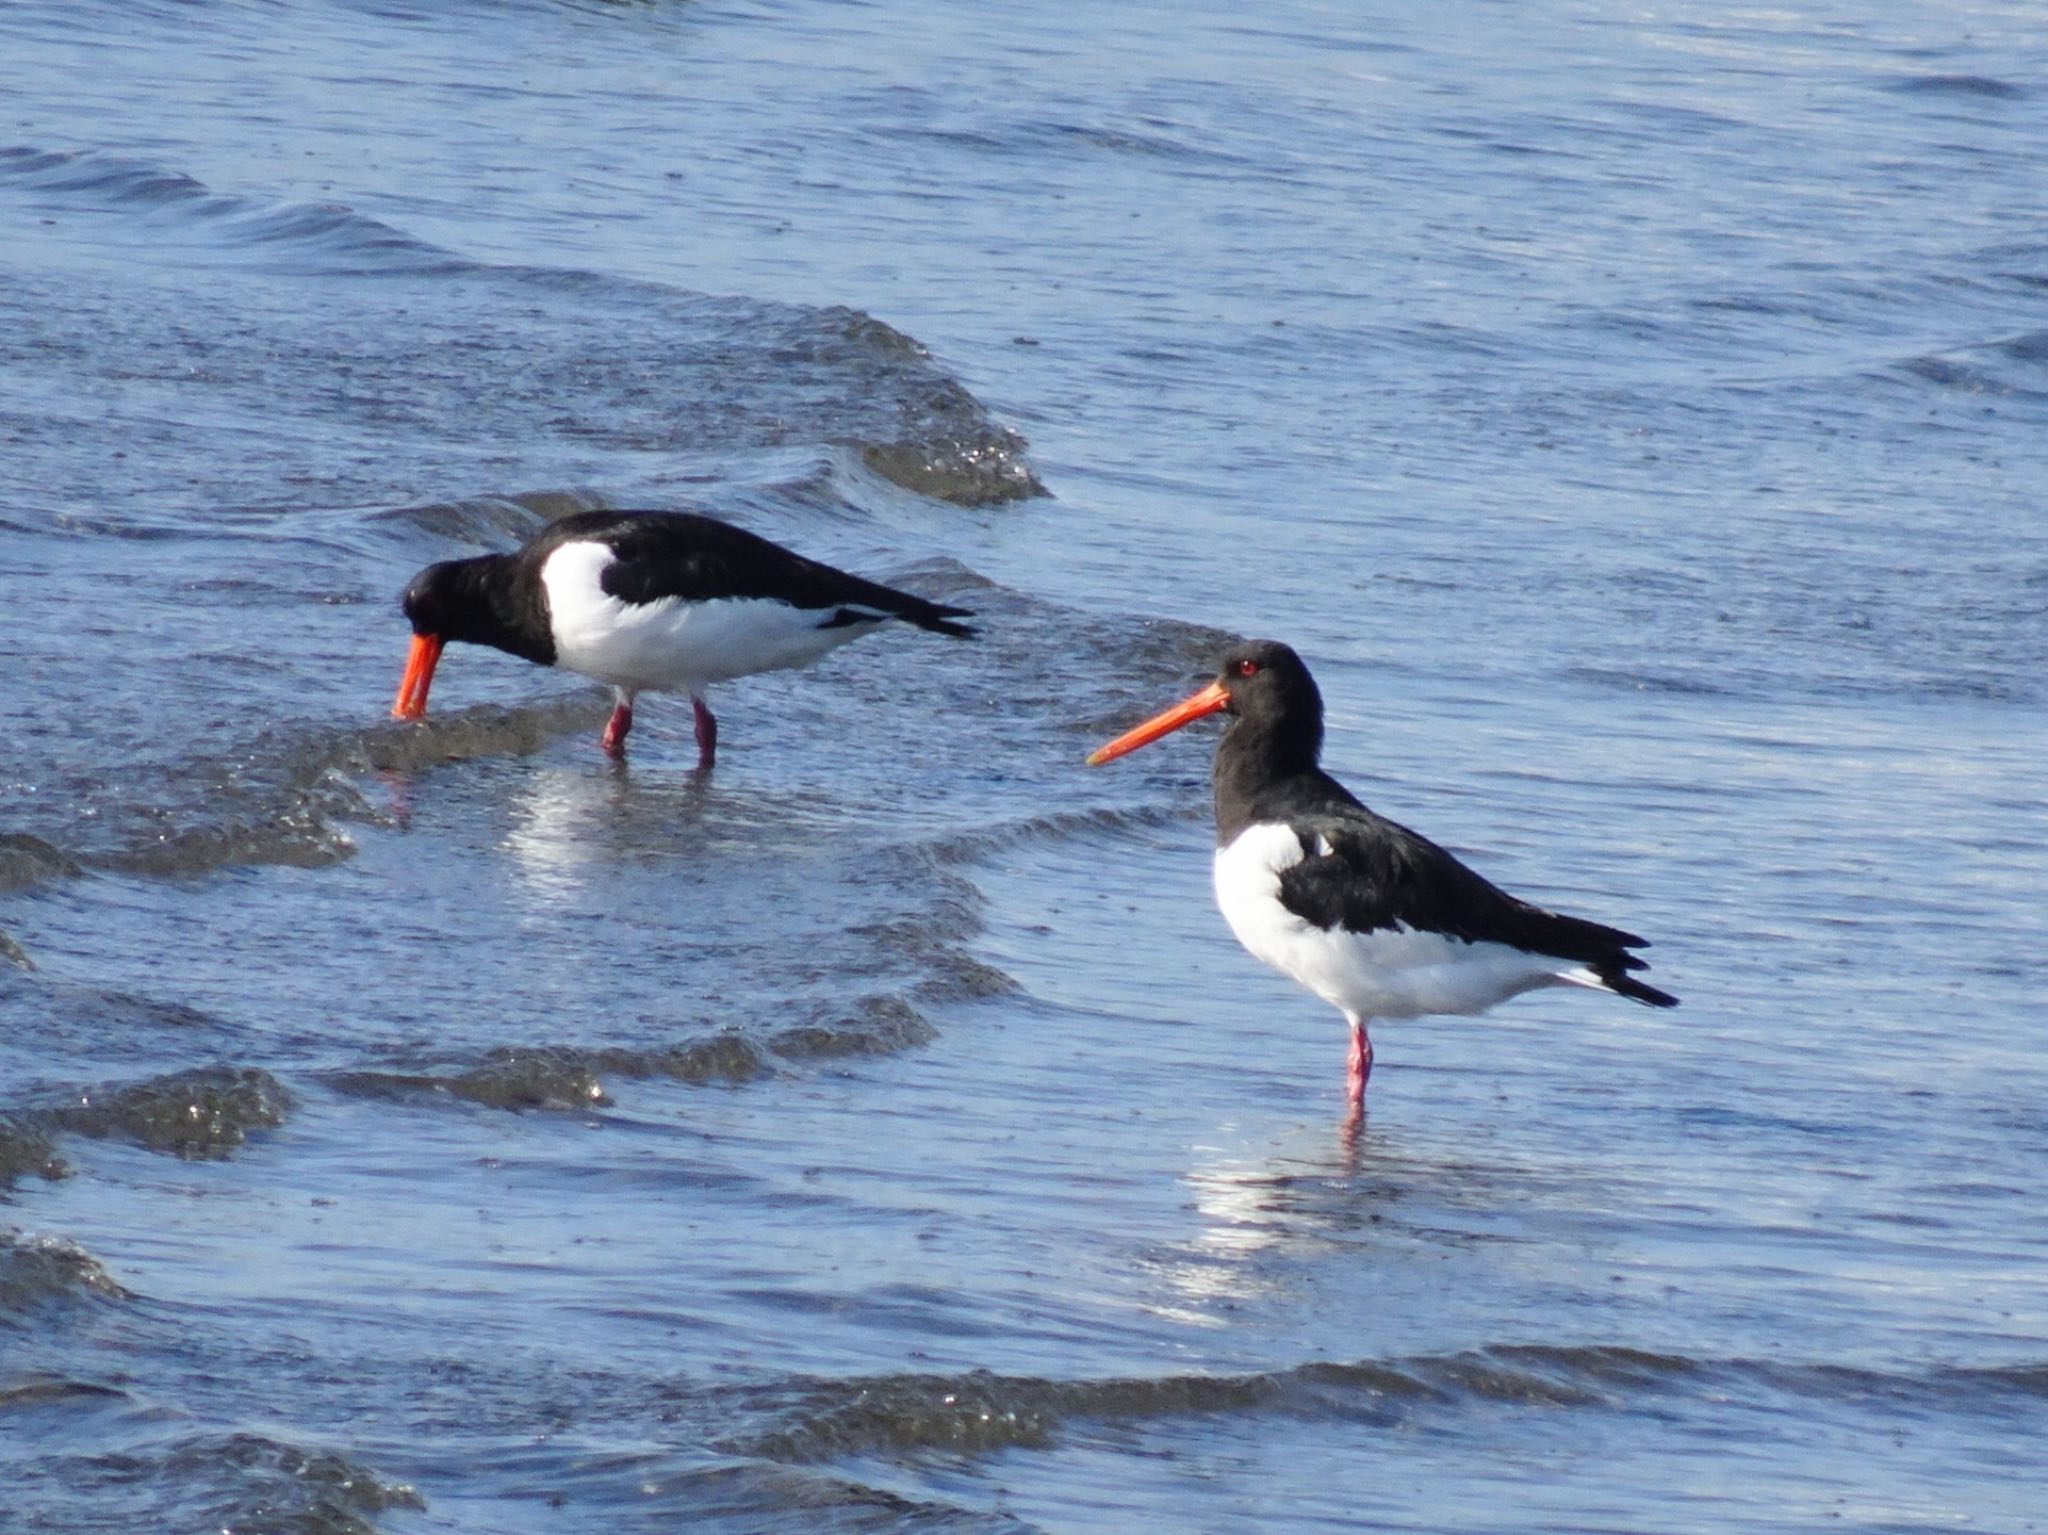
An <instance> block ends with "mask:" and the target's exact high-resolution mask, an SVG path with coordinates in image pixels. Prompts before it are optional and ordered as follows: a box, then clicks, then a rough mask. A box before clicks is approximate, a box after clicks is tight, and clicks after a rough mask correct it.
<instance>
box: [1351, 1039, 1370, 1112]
mask: <svg viewBox="0 0 2048 1535" xmlns="http://www.w3.org/2000/svg"><path fill="white" fill-rule="evenodd" d="M1371 1075H1372V1041H1371V1040H1369V1039H1367V1038H1366V1037H1365V1020H1364V1019H1363V1018H1354V1019H1352V1020H1351V1062H1350V1072H1349V1074H1348V1076H1347V1077H1346V1078H1345V1086H1346V1088H1347V1090H1348V1092H1349V1095H1350V1100H1351V1109H1352V1112H1353V1113H1357V1112H1358V1111H1360V1110H1362V1109H1363V1108H1364V1107H1365V1082H1366V1078H1368V1077H1370V1076H1371Z"/></svg>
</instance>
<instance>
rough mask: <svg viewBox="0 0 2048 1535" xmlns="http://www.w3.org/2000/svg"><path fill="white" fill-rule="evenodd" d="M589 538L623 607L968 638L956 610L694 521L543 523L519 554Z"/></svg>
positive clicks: (588, 516) (682, 516) (541, 553)
mask: <svg viewBox="0 0 2048 1535" xmlns="http://www.w3.org/2000/svg"><path fill="white" fill-rule="evenodd" d="M591 538H594V539H602V540H603V541H604V542H606V543H608V544H610V545H611V546H612V547H613V548H614V549H615V550H617V551H618V559H617V560H616V561H614V562H613V563H612V564H610V565H608V566H606V567H605V570H604V574H603V576H602V577H601V578H600V584H601V585H602V586H603V588H604V589H605V591H606V592H608V593H610V594H611V595H612V596H614V597H617V598H619V599H621V600H622V601H625V602H653V601H656V600H658V599H660V598H663V597H680V598H683V599H684V600H686V601H698V602H701V601H706V600H709V599H712V598H718V597H768V598H773V599H775V600H776V601H780V602H787V603H789V604H790V605H791V606H792V607H797V608H802V609H805V610H807V611H810V610H820V611H825V612H826V613H827V616H826V617H825V619H824V620H823V622H824V624H825V625H826V626H828V627H829V626H831V625H835V624H847V623H857V622H862V621H865V620H866V619H869V618H872V617H884V618H900V619H902V620H903V621H904V622H906V623H911V624H915V625H917V627H918V628H920V629H930V630H933V631H934V632H936V633H939V634H951V635H957V636H960V637H962V638H965V637H967V636H971V635H972V634H974V632H975V631H974V630H973V629H972V628H970V627H969V626H968V625H966V624H962V623H956V622H954V620H956V619H961V618H971V617H972V616H973V614H971V613H970V612H969V611H968V610H967V609H965V608H955V607H947V606H945V605H943V604H940V603H936V602H928V601H926V600H925V599H924V598H922V597H916V596H913V595H911V594H910V593H909V592H899V591H897V590H896V589H895V588H894V587H890V586H883V585H882V584H881V583H880V582H877V581H868V580H864V579H862V578H861V577H860V576H856V575H852V574H849V573H848V572H846V571H843V570H836V569H834V568H833V567H832V566H830V565H826V564H823V563H821V562H820V561H817V560H812V559H806V558H805V557H804V556H803V555H801V554H798V553H796V552H795V551H794V550H791V549H785V548H783V547H782V545H780V544H778V543H775V542H773V541H772V540H770V539H766V538H763V537H761V535H760V534H758V533H749V532H748V531H747V530H746V529H745V528H736V527H734V526H733V525H732V524H731V523H729V522H720V521H719V520H718V519H717V518H715V517H704V516H699V515H698V514H696V513H694V512H578V513H575V514H574V515H572V516H568V517H564V518H562V519H561V520H559V521H558V522H555V523H553V524H551V525H550V526H549V527H548V529H547V530H546V532H545V533H543V534H542V536H541V538H540V539H539V540H537V541H536V542H535V544H534V545H532V546H529V549H528V555H529V558H535V559H536V560H539V559H545V558H546V556H547V554H548V553H551V552H552V551H553V550H554V549H556V548H559V547H560V546H561V545H562V544H565V543H573V542H575V541H576V540H578V539H591ZM849 610H850V611H849Z"/></svg>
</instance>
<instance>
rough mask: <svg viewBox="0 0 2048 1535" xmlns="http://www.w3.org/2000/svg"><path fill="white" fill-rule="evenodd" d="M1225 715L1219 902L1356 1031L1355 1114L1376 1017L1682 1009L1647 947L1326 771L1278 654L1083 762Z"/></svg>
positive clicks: (1306, 687) (1252, 945) (1260, 646)
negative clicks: (1485, 873) (1407, 822)
mask: <svg viewBox="0 0 2048 1535" xmlns="http://www.w3.org/2000/svg"><path fill="white" fill-rule="evenodd" d="M1218 711H1228V712H1229V713H1230V714H1232V715H1234V716H1235V718H1234V720H1233V721H1232V723H1231V726H1230V728H1229V729H1228V730H1227V731H1225V732H1224V736H1223V740H1222V742H1221V743H1220V744H1219V745H1218V747H1217V749H1216V773H1215V784H1216V903H1217V905H1218V906H1220V907H1221V908H1222V911H1223V915H1224V918H1225V920H1227V921H1228V922H1229V923H1230V927H1231V931H1233V932H1234V933H1236V934H1237V938H1238V941H1239V942H1240V943H1242V944H1243V945H1244V946H1245V948H1247V949H1249V950H1250V951H1251V952H1252V953H1253V954H1254V955H1256V956H1257V957H1258V958H1260V959H1262V960H1264V961H1265V962H1266V963H1267V964H1269V965H1272V966H1274V967H1275V968H1276V969H1279V970H1283V971H1285V972H1286V973H1287V974H1289V975H1291V976H1293V977H1294V978H1295V979H1296V980H1297V981H1299V982H1301V984H1302V985H1304V986H1306V987H1307V988H1308V989H1309V990H1310V991H1313V992H1314V993H1315V994H1316V995H1317V996H1319V997H1321V998H1323V999H1324V1000H1325V1001H1327V1002H1329V1003H1331V1004H1332V1005H1334V1006H1335V1007H1337V1008H1339V1009H1340V1010H1342V1012H1343V1013H1344V1016H1345V1017H1346V1018H1347V1019H1348V1020H1349V1021H1350V1023H1351V1031H1352V1038H1351V1072H1350V1091H1351V1101H1352V1103H1353V1105H1354V1106H1357V1105H1359V1104H1361V1103H1362V1102H1363V1100H1364V1094H1365V1082H1366V1078H1367V1077H1368V1076H1369V1075H1370V1073H1371V1070H1372V1042H1371V1040H1370V1038H1369V1037H1368V1035H1367V1032H1366V1026H1367V1024H1368V1023H1369V1022H1370V1020H1372V1019H1374V1018H1415V1017H1420V1016H1423V1015H1426V1014H1434V1013H1476V1012H1480V1011H1483V1010H1484V1009H1486V1008H1489V1007H1491V1006H1493V1005H1494V1004H1495V1003H1496V1002H1501V1001H1504V1000H1506V999H1507V998H1509V997H1512V996H1516V995H1518V994H1520V993H1522V992H1525V991H1533V990H1535V989H1536V988H1538V987H1542V986H1583V987H1589V988H1592V989H1594V990H1599V991H1611V992H1614V993H1616V994H1617V995H1620V996H1624V997H1629V998H1632V999H1633V1000H1635V1001H1637V1002H1643V1003H1647V1004H1649V1005H1650V1006H1652V1007H1671V1006H1674V1005H1675V1004H1676V1003H1677V1000H1678V999H1677V998H1676V997H1674V996H1672V995H1671V994H1670V993H1668V992H1664V991H1660V990H1658V989H1657V988H1656V987H1654V986H1651V985H1648V984H1646V983H1645V982H1643V981H1640V980H1638V979H1636V977H1635V975H1634V974H1633V972H1635V971H1638V970H1641V969H1643V968H1644V962H1643V960H1642V959H1640V958H1639V957H1637V956H1636V955H1635V954H1634V953H1632V952H1630V951H1631V950H1634V949H1638V948H1641V947H1643V946H1644V944H1645V943H1646V942H1647V940H1646V939H1642V938H1638V937H1636V936H1635V935H1634V934H1633V933H1625V932H1623V931H1622V930H1621V929H1619V928H1613V927H1606V926H1604V925H1602V924H1601V923H1598V922H1587V921H1584V920H1582V919H1580V918H1578V917H1567V916H1563V915H1561V914H1559V913H1557V912H1553V911H1546V910H1544V909H1543V908H1542V907H1539V906H1532V905H1530V904H1529V903H1528V902H1527V901H1523V900H1518V899H1517V898H1516V897H1514V896H1511V895H1509V894H1507V893H1506V892H1505V891H1503V890H1500V889H1499V888H1497V887H1496V886H1494V885H1492V884H1490V883H1489V882H1488V881H1486V880H1485V879H1483V878H1481V877H1480V876H1479V875H1477V874H1475V873H1473V872H1472V870H1470V869H1469V868H1467V867H1466V866H1465V865H1464V864H1462V863H1460V862H1459V861H1458V860H1457V859H1456V858H1455V857H1453V856H1452V855H1451V854H1450V853H1447V852H1445V851H1444V849H1442V848H1440V847H1438V846H1437V845H1436V844H1435V843H1434V842H1431V841H1430V840H1429V839H1428V838H1426V837H1423V836H1420V835H1418V834H1417V833H1415V832H1412V831H1410V830H1408V828H1407V827H1405V826H1400V825H1397V824H1395V823H1394V822H1392V821H1389V820H1387V819H1386V818H1385V817H1384V816H1380V815H1376V814H1374V813H1373V812H1372V811H1370V810H1368V809H1367V808H1366V807H1365V806H1364V805H1363V804H1361V803H1360V802H1359V801H1358V800H1357V799H1356V798H1355V797H1354V796H1353V795H1352V794H1351V793H1350V792H1349V791H1348V790H1346V789H1345V788H1344V786H1343V785H1342V784H1340V783H1338V782H1337V781H1336V780H1335V779H1334V778H1332V777H1330V775H1329V774H1327V773H1325V772H1324V771H1323V770H1322V768H1321V767H1320V766H1319V765H1318V763H1319V760H1320V758H1321V756H1322V748H1323V699H1322V694H1321V693H1320V692H1319V691H1317V688H1316V684H1315V679H1314V678H1312V677H1311V676H1310V675H1309V672H1308V668H1307V667H1306V666H1304V665H1303V664H1302V661H1301V657H1299V656H1297V655H1296V654H1295V653H1294V652H1293V651H1292V650H1290V649H1289V648H1288V647H1287V646H1285V645H1282V644H1279V643H1277V642H1275V641H1272V640H1260V641H1256V642H1254V643H1252V644H1248V645H1242V646H1239V647H1238V648H1237V649H1235V650H1232V651H1231V652H1230V653H1229V654H1228V655H1226V656H1225V657H1224V658H1223V663H1222V668H1221V671H1220V672H1219V674H1218V676H1217V679H1216V681H1214V682H1213V683H1211V684H1210V685H1209V686H1208V687H1206V688H1204V689H1202V690H1201V691H1200V692H1199V693H1196V694H1195V695H1194V696H1193V697H1191V698H1189V699H1187V700H1186V701H1185V702H1183V703H1180V704H1178V705H1176V706H1175V707H1174V708H1172V709H1169V710H1167V711H1166V712H1165V713H1163V714H1160V715H1157V716H1155V717H1154V718H1152V719H1150V720H1147V721H1146V722H1145V723H1144V724H1142V725H1139V726H1138V727H1136V728H1135V729H1133V730H1131V731H1129V732H1127V733H1125V734H1124V735H1122V736H1119V737H1118V738H1117V739H1116V740H1114V741H1111V742H1110V743H1109V744H1108V745H1106V746H1104V747H1102V748H1101V749H1100V750H1099V751H1097V752H1096V753H1095V754H1094V755H1093V756H1091V757H1090V758H1089V759H1088V760H1089V762H1090V763H1100V762H1107V761H1109V760H1110V759H1111V758H1114V757H1120V756H1122V755H1123V754H1124V753H1125V752H1129V751H1135V750H1137V748H1139V747H1140V746H1144V745H1146V744H1147V743H1149V742H1152V741H1156V740H1158V739H1159V737H1161V736H1163V735H1165V734H1167V733H1168V732H1169V731H1173V730H1178V729H1179V728H1180V727H1181V726H1183V725H1185V724H1188V723H1189V722H1190V721H1193V720H1197V719H1200V718H1202V717H1203V716H1204V715H1208V714H1214V713H1217V712H1218Z"/></svg>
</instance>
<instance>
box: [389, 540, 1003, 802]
mask: <svg viewBox="0 0 2048 1535" xmlns="http://www.w3.org/2000/svg"><path fill="white" fill-rule="evenodd" d="M403 606H404V608H405V616H406V617H407V618H408V619H410V620H411V621H412V628H413V641H412V650H411V652H410V654H409V656H408V658H407V661H406V668H405V676H404V678H403V680H402V681H401V682H400V683H399V688H398V699H397V702H396V703H395V704H393V706H392V710H391V712H392V713H393V714H394V715H396V716H398V717H399V718H400V719H418V718H420V717H421V716H422V715H423V714H425V713H426V708H427V689H428V688H429V686H431V684H432V682H433V678H434V668H435V665H436V664H437V663H438V662H439V660H440V656H441V649H442V647H443V646H444V645H445V644H447V643H448V642H449V641H451V640H460V641H463V642H466V643H468V644H473V645H490V646H494V647H496V648H497V649H499V650H503V651H508V652H510V653H511V654H512V655H515V656H519V657H522V658H523V659H525V660H528V661H533V662H536V663H537V664H539V665H541V666H559V667H562V668H564V669H565V670H567V671H573V672H580V673H582V674H583V675H584V676H586V677H591V678H594V679H595V680H597V681H599V682H603V683H607V684H609V685H610V686H611V688H612V690H613V692H614V693H615V694H616V696H617V704H616V707H614V709H613V711H612V717H611V720H610V722H609V723H608V724H607V725H606V726H605V732H604V738H603V744H604V749H605V750H606V751H608V752H610V753H612V754H613V755H614V756H617V755H619V754H621V753H622V752H623V750H624V746H625V739H626V733H627V732H628V731H629V730H631V729H632V727H633V700H634V698H635V697H636V695H638V694H639V693H641V692H643V691H649V690H652V691H658V692H683V693H688V694H689V695H690V700H691V703H692V705H693V706H694V708H695V710H696V717H697V747H698V754H699V759H698V766H699V767H700V768H708V767H710V766H711V764H712V761H713V759H714V757H715V756H716V754H717V748H718V722H717V720H715V719H714V718H713V717H712V714H711V710H710V708H709V707H708V706H707V705H706V703H705V700H704V694H705V690H706V689H707V688H708V687H709V686H710V685H711V684H712V683H714V682H726V681H729V680H731V679H732V678H734V677H744V676H748V675H750V674H751V673H754V672H765V671H775V670H778V669H780V668H783V667H791V666H806V665H808V664H810V663H811V662H813V661H815V660H817V659H818V658H819V657H820V656H823V655H825V654H827V653H828V652H830V651H833V650H836V649H838V648H839V647H840V646H841V645H844V644H846V643H847V642H848V641H849V640H856V639H859V638H860V637H861V636H862V635H864V634H869V633H872V632H873V631H874V630H875V629H877V628H879V627H880V626H881V625H883V624H885V623H891V622H899V621H900V622H903V623H907V624H912V625H915V626H916V627H917V628H920V629H929V630H931V631H933V632H934V633H937V634H949V635H955V636H958V637H961V638H966V637H968V636H971V635H972V634H973V633H974V632H975V631H974V630H973V629H971V628H969V627H968V626H967V625H965V624H962V623H959V622H957V620H959V619H962V618H969V617H972V616H973V615H972V614H970V613H968V612H967V610H966V609H964V608H954V607H945V606H942V605H940V604H939V603H935V602H927V601H926V600H925V599H924V598H922V597H914V596H912V595H911V594H910V593H908V592H899V591H897V590H895V589H894V588H893V587H887V586H882V585H879V584H878V583H876V582H873V581H866V580H863V579H861V577H859V576H854V575H849V574H847V573H846V572H845V571H843V570H835V569H834V568H833V567H832V566H830V565H823V564H820V563H819V562H818V561H816V560H811V559H806V558H804V556H802V555H800V554H796V553H794V552H792V551H791V550H788V549H785V548H783V547H782V546H781V545H780V544H777V543H772V542H770V541H769V540H768V539H765V538H763V537H761V536H760V535H759V534H758V533H749V532H748V531H747V530H746V529H744V528H736V527H734V526H733V525H732V524H730V523H725V522H720V521H718V520H717V519H716V518H713V517H704V516H699V515H697V514H695V513H691V512H579V513H576V514H574V515H572V516H568V517H564V518H561V519H560V520H559V521H556V522H553V523H550V524H549V525H548V526H547V527H546V528H544V529H542V530H541V532H540V533H538V534H537V535H535V537H534V538H533V539H532V540H531V541H530V542H529V543H528V544H527V545H526V547H524V548H523V549H520V550H518V551H517V552H516V553H512V554H485V555H479V556H477V557H476V558H474V559H467V560H447V561H444V562H442V563H441V564H438V565H429V566H428V567H427V568H426V569H425V570H423V571H421V572H420V573H419V574H418V575H417V576H415V577H413V579H412V583H411V585H409V586H408V587H406V589H405V596H404V598H403Z"/></svg>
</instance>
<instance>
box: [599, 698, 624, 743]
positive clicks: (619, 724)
mask: <svg viewBox="0 0 2048 1535" xmlns="http://www.w3.org/2000/svg"><path fill="white" fill-rule="evenodd" d="M632 728H633V706H632V705H631V704H629V703H627V702H626V701H625V700H624V699H620V700H619V702H618V706H617V707H616V708H614V709H613V710H612V717H611V719H610V720H609V721H607V722H606V724H605V727H604V739H603V740H602V741H600V742H599V743H598V744H599V745H600V746H602V747H603V748H604V749H605V750H606V751H607V752H608V753H610V754H611V755H612V756H614V757H623V756H625V755H626V732H627V731H629V730H631V729H632Z"/></svg>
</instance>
